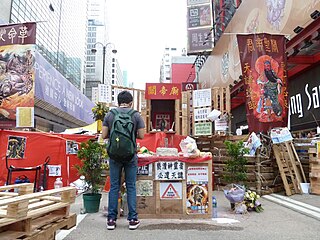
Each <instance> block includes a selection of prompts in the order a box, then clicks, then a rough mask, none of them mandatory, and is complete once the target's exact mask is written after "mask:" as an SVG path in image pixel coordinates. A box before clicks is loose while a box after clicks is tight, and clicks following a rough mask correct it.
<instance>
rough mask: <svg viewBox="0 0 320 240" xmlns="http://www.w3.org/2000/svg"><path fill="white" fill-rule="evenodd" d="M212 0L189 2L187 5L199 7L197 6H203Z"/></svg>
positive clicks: (188, 0)
mask: <svg viewBox="0 0 320 240" xmlns="http://www.w3.org/2000/svg"><path fill="white" fill-rule="evenodd" d="M209 2H210V0H187V5H188V6H191V5H197V4H203V3H209Z"/></svg>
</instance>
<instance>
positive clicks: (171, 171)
mask: <svg viewBox="0 0 320 240" xmlns="http://www.w3.org/2000/svg"><path fill="white" fill-rule="evenodd" d="M183 179H185V163H183V162H179V161H169V162H157V163H155V180H183Z"/></svg>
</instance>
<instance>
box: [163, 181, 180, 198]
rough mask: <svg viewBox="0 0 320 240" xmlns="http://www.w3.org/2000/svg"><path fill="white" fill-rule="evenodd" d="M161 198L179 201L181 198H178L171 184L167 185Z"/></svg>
mask: <svg viewBox="0 0 320 240" xmlns="http://www.w3.org/2000/svg"><path fill="white" fill-rule="evenodd" d="M161 198H166V199H180V198H181V197H180V196H179V194H178V192H177V190H176V189H175V188H174V186H173V185H172V183H170V184H169V185H168V187H167V188H166V190H165V191H164V193H163V194H162V196H161Z"/></svg>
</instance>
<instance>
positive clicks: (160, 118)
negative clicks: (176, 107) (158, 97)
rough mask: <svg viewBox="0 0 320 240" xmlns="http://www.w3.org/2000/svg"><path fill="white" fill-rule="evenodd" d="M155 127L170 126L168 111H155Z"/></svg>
mask: <svg viewBox="0 0 320 240" xmlns="http://www.w3.org/2000/svg"><path fill="white" fill-rule="evenodd" d="M154 121H155V126H154V128H155V129H160V130H161V131H163V130H164V129H170V127H171V114H170V113H155V114H154Z"/></svg>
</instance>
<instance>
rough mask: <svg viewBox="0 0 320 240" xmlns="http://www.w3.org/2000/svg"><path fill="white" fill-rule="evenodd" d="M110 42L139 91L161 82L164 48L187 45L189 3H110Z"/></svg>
mask: <svg viewBox="0 0 320 240" xmlns="http://www.w3.org/2000/svg"><path fill="white" fill-rule="evenodd" d="M108 2H109V11H108V14H109V21H110V26H109V28H110V41H111V42H113V43H114V44H115V46H116V49H117V50H118V52H117V58H118V61H119V64H120V67H121V69H122V70H127V72H128V81H129V82H134V83H135V85H134V87H135V88H140V89H144V88H145V83H146V82H158V81H159V76H160V63H161V58H162V55H163V53H164V48H165V47H166V46H168V47H177V48H183V47H186V44H187V28H186V14H187V7H186V0H161V1H155V0H122V1H119V0H109V1H108Z"/></svg>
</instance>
